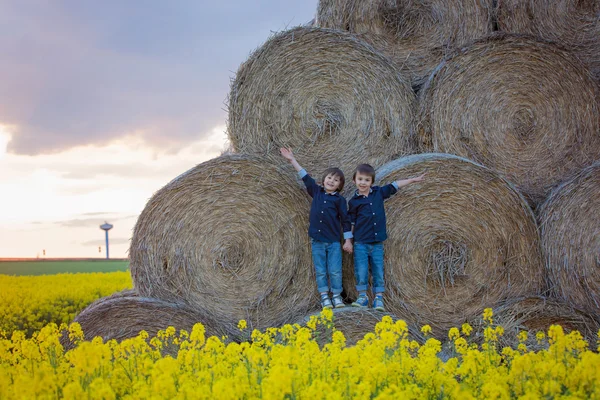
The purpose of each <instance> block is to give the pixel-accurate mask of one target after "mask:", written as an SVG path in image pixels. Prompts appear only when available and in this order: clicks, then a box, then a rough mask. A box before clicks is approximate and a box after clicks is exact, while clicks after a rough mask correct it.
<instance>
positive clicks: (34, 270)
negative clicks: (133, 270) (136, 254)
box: [0, 259, 129, 275]
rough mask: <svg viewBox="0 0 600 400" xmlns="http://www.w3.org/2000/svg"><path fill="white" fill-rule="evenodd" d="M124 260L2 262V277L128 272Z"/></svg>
mask: <svg viewBox="0 0 600 400" xmlns="http://www.w3.org/2000/svg"><path fill="white" fill-rule="evenodd" d="M128 267H129V261H128V260H124V259H115V260H102V259H98V260H94V259H54V260H0V275H1V274H4V275H54V274H61V273H76V272H84V273H86V272H115V271H127V268H128Z"/></svg>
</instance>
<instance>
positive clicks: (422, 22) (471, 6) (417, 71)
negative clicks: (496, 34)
mask: <svg viewBox="0 0 600 400" xmlns="http://www.w3.org/2000/svg"><path fill="white" fill-rule="evenodd" d="M492 3H493V2H492V1H491V0H481V1H445V0H444V1H440V0H320V1H319V5H318V9H317V16H316V21H315V24H316V25H317V26H320V27H323V28H332V29H341V30H346V31H349V32H352V33H354V34H357V35H360V36H361V38H362V39H363V40H365V41H367V42H369V43H371V44H372V45H373V46H374V47H375V48H377V49H378V50H380V51H382V52H383V53H384V54H386V55H387V56H388V57H390V58H392V59H393V60H394V61H395V62H396V63H397V64H398V65H399V66H400V67H401V68H402V69H403V70H405V71H406V72H407V73H408V74H410V76H411V78H412V81H413V83H414V84H415V85H418V84H420V83H421V81H422V80H423V79H424V78H425V77H426V76H427V75H428V74H429V73H430V72H431V71H432V70H433V69H434V68H435V66H436V65H437V64H438V63H439V62H440V61H441V60H442V59H443V57H444V55H445V53H446V52H447V51H448V49H451V48H454V47H458V46H462V45H463V44H465V43H468V42H471V41H472V40H475V39H477V38H479V37H481V36H484V35H486V34H488V33H490V32H491V31H492V15H493V7H492Z"/></svg>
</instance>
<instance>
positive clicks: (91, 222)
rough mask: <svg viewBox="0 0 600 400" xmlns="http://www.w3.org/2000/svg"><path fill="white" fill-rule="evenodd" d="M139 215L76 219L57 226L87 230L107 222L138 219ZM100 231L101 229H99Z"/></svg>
mask: <svg viewBox="0 0 600 400" xmlns="http://www.w3.org/2000/svg"><path fill="white" fill-rule="evenodd" d="M137 217H138V215H128V216H123V217H118V218H115V217H107V218H74V219H69V220H65V221H58V222H55V224H57V225H59V226H61V227H64V228H87V227H93V226H97V227H99V226H100V225H102V224H104V223H105V222H106V221H107V220H109V222H110V223H114V222H116V221H123V220H127V219H132V218H137ZM98 229H100V228H98Z"/></svg>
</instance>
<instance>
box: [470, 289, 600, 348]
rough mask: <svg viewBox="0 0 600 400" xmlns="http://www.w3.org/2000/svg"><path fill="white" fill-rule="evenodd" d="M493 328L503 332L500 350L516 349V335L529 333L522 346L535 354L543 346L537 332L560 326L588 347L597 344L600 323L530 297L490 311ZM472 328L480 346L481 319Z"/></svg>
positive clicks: (544, 299)
mask: <svg viewBox="0 0 600 400" xmlns="http://www.w3.org/2000/svg"><path fill="white" fill-rule="evenodd" d="M493 311H494V316H493V320H494V325H501V326H502V327H503V328H504V335H502V337H500V340H499V345H500V346H501V347H507V346H508V347H512V348H516V347H517V345H518V344H519V339H518V336H517V335H518V334H519V332H521V331H528V333H529V335H528V336H529V338H528V340H527V341H526V342H525V343H526V344H527V345H528V348H529V349H530V350H538V349H541V348H543V347H544V346H542V345H540V344H538V343H537V340H536V338H535V334H536V333H537V332H540V331H541V332H545V333H547V332H548V328H549V327H550V326H552V325H560V326H561V327H562V328H563V329H564V331H565V333H569V332H572V331H579V333H581V335H582V336H583V337H584V338H585V339H586V340H587V341H588V342H589V343H590V344H592V345H593V344H594V343H595V342H596V337H597V333H598V329H600V323H599V320H598V316H597V315H591V314H588V313H586V312H584V311H582V310H581V309H578V308H575V307H571V306H569V305H568V304H567V303H565V302H563V301H560V300H556V299H551V298H548V297H544V296H529V297H520V298H514V299H509V300H507V301H504V302H502V303H500V304H499V305H497V306H496V307H493ZM470 324H471V325H472V326H473V328H474V333H473V334H472V337H473V339H474V340H475V342H478V343H482V342H483V338H484V336H483V330H484V328H485V323H484V322H483V319H482V318H481V317H479V318H477V319H475V320H474V321H471V322H470Z"/></svg>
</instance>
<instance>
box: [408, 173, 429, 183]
mask: <svg viewBox="0 0 600 400" xmlns="http://www.w3.org/2000/svg"><path fill="white" fill-rule="evenodd" d="M425 175H426V174H422V175H420V176H417V177H416V178H411V179H410V180H411V181H412V182H421V181H422V180H423V178H424V177H425Z"/></svg>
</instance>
